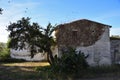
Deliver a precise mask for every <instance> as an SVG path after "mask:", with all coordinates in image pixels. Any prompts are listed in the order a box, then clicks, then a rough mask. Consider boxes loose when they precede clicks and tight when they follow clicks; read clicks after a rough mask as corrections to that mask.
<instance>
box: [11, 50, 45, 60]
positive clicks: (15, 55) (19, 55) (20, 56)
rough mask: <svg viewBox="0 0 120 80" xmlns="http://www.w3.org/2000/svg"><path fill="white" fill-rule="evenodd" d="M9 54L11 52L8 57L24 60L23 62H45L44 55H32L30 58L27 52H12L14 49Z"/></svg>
mask: <svg viewBox="0 0 120 80" xmlns="http://www.w3.org/2000/svg"><path fill="white" fill-rule="evenodd" d="M10 52H11V54H10V56H11V57H12V58H16V59H24V60H27V61H41V60H45V55H44V54H43V53H37V54H36V55H34V57H33V58H31V56H30V52H29V50H25V49H23V50H14V49H11V50H10Z"/></svg>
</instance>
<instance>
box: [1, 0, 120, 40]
mask: <svg viewBox="0 0 120 80" xmlns="http://www.w3.org/2000/svg"><path fill="white" fill-rule="evenodd" d="M0 8H3V14H2V15H0V42H7V40H8V34H9V32H8V31H7V30H6V29H7V26H8V25H9V24H10V22H16V21H17V20H20V19H21V18H22V17H30V18H31V22H37V23H39V25H41V26H43V27H45V26H46V25H47V24H48V23H49V22H50V23H52V25H55V24H63V23H68V22H71V21H74V20H79V19H89V20H92V21H96V22H100V23H103V24H107V25H111V26H112V28H111V29H110V35H120V0H0Z"/></svg>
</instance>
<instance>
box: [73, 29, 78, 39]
mask: <svg viewBox="0 0 120 80" xmlns="http://www.w3.org/2000/svg"><path fill="white" fill-rule="evenodd" d="M77 32H78V31H77V30H73V31H72V37H73V39H74V40H76V39H77Z"/></svg>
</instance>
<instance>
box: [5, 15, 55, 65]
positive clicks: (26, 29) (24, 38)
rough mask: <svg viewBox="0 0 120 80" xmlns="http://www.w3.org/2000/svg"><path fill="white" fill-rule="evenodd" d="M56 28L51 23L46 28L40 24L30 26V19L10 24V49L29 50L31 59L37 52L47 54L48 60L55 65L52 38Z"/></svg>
mask: <svg viewBox="0 0 120 80" xmlns="http://www.w3.org/2000/svg"><path fill="white" fill-rule="evenodd" d="M54 28H55V27H54V26H52V25H51V24H50V23H49V24H48V26H47V27H46V28H42V27H41V26H39V25H38V23H32V24H30V18H28V17H27V18H22V19H21V20H18V21H17V22H16V23H10V25H9V26H8V29H7V30H8V31H9V32H10V34H9V37H10V39H11V41H10V44H9V47H10V48H13V49H26V48H29V49H30V52H31V58H32V57H33V56H34V54H35V53H36V52H45V53H47V60H48V62H49V63H50V64H52V63H54V58H53V55H52V51H51V46H52V45H53V44H55V41H54V39H53V37H52V36H51V35H52V33H53V31H54Z"/></svg>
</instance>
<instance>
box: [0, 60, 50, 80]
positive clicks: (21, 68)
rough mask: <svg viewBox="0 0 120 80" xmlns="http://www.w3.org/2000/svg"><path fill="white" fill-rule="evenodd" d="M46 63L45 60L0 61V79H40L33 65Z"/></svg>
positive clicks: (44, 64)
mask: <svg viewBox="0 0 120 80" xmlns="http://www.w3.org/2000/svg"><path fill="white" fill-rule="evenodd" d="M47 65H49V63H47V62H22V63H0V80H41V74H40V72H38V71H36V70H35V67H37V66H47Z"/></svg>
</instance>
